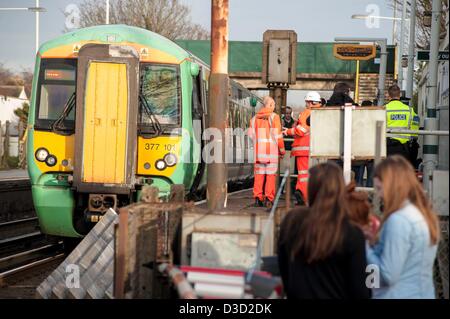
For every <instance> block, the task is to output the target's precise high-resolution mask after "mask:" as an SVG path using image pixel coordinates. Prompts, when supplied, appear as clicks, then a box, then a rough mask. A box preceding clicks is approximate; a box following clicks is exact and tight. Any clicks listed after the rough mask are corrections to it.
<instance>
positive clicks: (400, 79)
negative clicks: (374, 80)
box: [352, 0, 409, 89]
mask: <svg viewBox="0 0 450 319" xmlns="http://www.w3.org/2000/svg"><path fill="white" fill-rule="evenodd" d="M407 4H408V2H407V1H406V0H403V7H402V16H401V18H397V17H395V15H396V13H395V14H394V17H385V16H373V15H367V14H354V15H352V19H362V20H365V19H380V20H393V21H394V23H395V22H396V21H400V41H399V42H400V46H399V50H398V51H399V52H398V55H397V75H398V85H399V87H400V89H403V88H402V87H403V67H402V58H403V51H404V42H405V40H404V34H405V23H406V22H407V21H409V19H408V18H406V14H407ZM395 29H396V28H395V27H394V30H395ZM395 38H396V36H395V32H394V33H393V34H392V43H394V39H395Z"/></svg>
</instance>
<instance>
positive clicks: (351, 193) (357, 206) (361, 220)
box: [346, 181, 370, 226]
mask: <svg viewBox="0 0 450 319" xmlns="http://www.w3.org/2000/svg"><path fill="white" fill-rule="evenodd" d="M346 191H347V192H346V200H347V213H348V217H349V219H350V221H351V222H353V223H354V224H356V225H358V226H366V225H368V224H369V222H370V220H369V216H370V203H369V196H368V194H367V193H366V192H360V191H356V183H355V181H352V182H351V183H350V184H349V185H347V187H346Z"/></svg>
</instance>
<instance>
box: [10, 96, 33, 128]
mask: <svg viewBox="0 0 450 319" xmlns="http://www.w3.org/2000/svg"><path fill="white" fill-rule="evenodd" d="M29 110H30V105H29V104H28V103H27V102H23V103H22V107H19V108H17V109H15V110H14V114H15V115H16V116H17V117H18V118H19V122H22V123H23V127H26V126H27V121H28V112H29Z"/></svg>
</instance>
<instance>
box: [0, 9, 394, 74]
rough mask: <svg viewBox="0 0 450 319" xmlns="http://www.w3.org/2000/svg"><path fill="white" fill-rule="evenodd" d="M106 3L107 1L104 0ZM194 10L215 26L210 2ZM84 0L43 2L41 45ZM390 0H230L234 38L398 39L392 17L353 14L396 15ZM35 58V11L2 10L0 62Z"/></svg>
mask: <svg viewBox="0 0 450 319" xmlns="http://www.w3.org/2000/svg"><path fill="white" fill-rule="evenodd" d="M98 1H99V2H103V0H98ZM180 1H182V2H183V3H184V4H186V5H188V6H190V8H191V18H192V21H193V22H195V23H198V24H200V25H202V26H203V27H205V28H207V29H209V28H210V23H211V21H210V20H211V7H210V6H211V1H210V0H180ZM81 2H82V0H40V6H41V7H45V8H46V10H47V11H46V12H44V13H41V19H40V20H41V23H40V43H43V42H45V41H48V40H50V39H52V38H55V37H57V36H59V35H61V34H62V33H63V32H64V31H63V30H64V26H65V22H66V19H65V16H64V10H65V9H66V7H67V6H68V5H71V4H75V5H77V4H79V3H81ZM389 2H390V0H312V1H311V0H278V1H273V0H230V12H229V32H230V34H229V40H236V41H262V36H263V33H264V31H266V30H268V29H287V30H294V31H295V32H297V37H298V41H299V42H333V41H334V38H335V37H337V36H346V37H347V36H349V37H383V38H387V39H388V42H389V43H390V42H391V41H392V21H390V20H379V21H378V22H374V23H373V24H370V23H369V24H368V22H370V21H367V20H355V19H351V15H352V14H368V13H371V14H372V15H380V16H392V15H393V10H392V9H391V8H390V7H389V5H388V4H389ZM33 6H35V0H0V8H5V7H33ZM34 56H35V14H34V13H32V12H29V11H0V63H4V64H5V65H6V66H7V67H10V68H12V69H13V70H15V71H21V70H23V69H32V68H33V67H34Z"/></svg>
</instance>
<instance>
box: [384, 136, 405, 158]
mask: <svg viewBox="0 0 450 319" xmlns="http://www.w3.org/2000/svg"><path fill="white" fill-rule="evenodd" d="M386 152H387V156H391V155H401V156H403V157H405V159H407V160H408V161H410V156H409V150H408V146H407V143H405V144H402V143H400V142H399V141H397V140H394V139H391V138H388V139H387V144H386Z"/></svg>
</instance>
